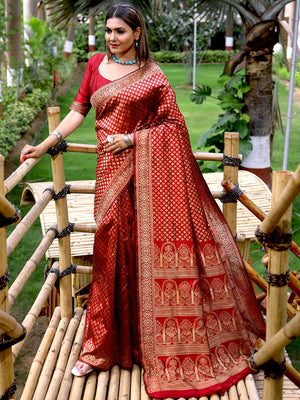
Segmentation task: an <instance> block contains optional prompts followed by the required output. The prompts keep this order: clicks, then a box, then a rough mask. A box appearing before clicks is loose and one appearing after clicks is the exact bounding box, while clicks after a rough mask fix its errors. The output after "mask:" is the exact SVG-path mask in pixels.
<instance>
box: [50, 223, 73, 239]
mask: <svg viewBox="0 0 300 400" xmlns="http://www.w3.org/2000/svg"><path fill="white" fill-rule="evenodd" d="M74 225H75V224H74V222H69V223H68V225H67V226H66V227H65V228H64V229H63V230H61V231H60V232H59V231H58V230H57V229H56V228H54V227H53V226H52V227H51V228H49V229H47V232H48V231H53V232H55V239H61V238H63V237H65V236H68V235H70V234H71V233H72V232H73V231H74ZM47 232H46V233H47Z"/></svg>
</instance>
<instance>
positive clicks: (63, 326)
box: [33, 317, 69, 400]
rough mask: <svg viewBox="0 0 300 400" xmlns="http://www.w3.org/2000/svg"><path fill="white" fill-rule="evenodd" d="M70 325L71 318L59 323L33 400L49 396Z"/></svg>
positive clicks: (63, 318) (65, 318)
mask: <svg viewBox="0 0 300 400" xmlns="http://www.w3.org/2000/svg"><path fill="white" fill-rule="evenodd" d="M68 325H69V318H67V317H62V318H61V320H60V321H59V325H58V328H57V332H56V334H55V336H54V339H53V342H52V344H51V347H50V350H49V352H48V355H47V358H46V360H45V363H44V365H43V369H42V372H41V375H40V377H39V380H38V384H37V386H36V389H35V392H34V396H33V400H43V399H44V398H45V396H46V394H47V390H48V387H49V383H50V380H51V377H52V373H53V370H54V366H55V363H56V360H57V357H58V354H59V350H60V347H61V344H62V341H63V338H64V336H65V333H66V330H67V328H68Z"/></svg>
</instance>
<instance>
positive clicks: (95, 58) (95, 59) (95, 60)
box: [88, 53, 106, 66]
mask: <svg viewBox="0 0 300 400" xmlns="http://www.w3.org/2000/svg"><path fill="white" fill-rule="evenodd" d="M105 55H106V54H105V53H96V54H93V55H92V56H91V57H90V59H89V60H88V64H89V65H97V66H99V64H100V62H101V61H102V60H103V58H104V57H105Z"/></svg>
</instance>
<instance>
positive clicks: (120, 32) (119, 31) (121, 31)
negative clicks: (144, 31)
mask: <svg viewBox="0 0 300 400" xmlns="http://www.w3.org/2000/svg"><path fill="white" fill-rule="evenodd" d="M117 32H118V33H119V34H122V33H125V32H124V31H123V30H122V29H118V30H117Z"/></svg>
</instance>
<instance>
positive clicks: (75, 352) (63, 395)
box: [57, 313, 86, 400]
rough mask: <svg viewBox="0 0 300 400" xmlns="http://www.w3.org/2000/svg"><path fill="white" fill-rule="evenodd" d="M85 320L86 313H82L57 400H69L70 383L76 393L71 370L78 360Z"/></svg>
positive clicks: (80, 379)
mask: <svg viewBox="0 0 300 400" xmlns="http://www.w3.org/2000/svg"><path fill="white" fill-rule="evenodd" d="M85 318H86V313H84V314H83V316H82V318H81V321H80V324H79V328H78V330H77V333H76V336H75V340H74V342H73V346H72V349H71V353H70V357H69V360H68V364H67V366H66V369H65V374H64V378H63V380H62V384H61V387H60V390H59V393H58V396H57V400H66V399H68V398H69V393H70V391H71V388H73V387H72V382H73V386H75V389H74V393H76V378H77V377H74V381H73V375H72V373H71V370H72V368H73V367H74V365H75V363H76V361H77V360H78V358H79V354H80V350H81V344H82V340H83V335H84V327H85ZM78 379H79V381H82V380H83V382H84V378H83V379H82V378H81V377H79V378H78ZM70 398H71V397H70Z"/></svg>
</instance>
